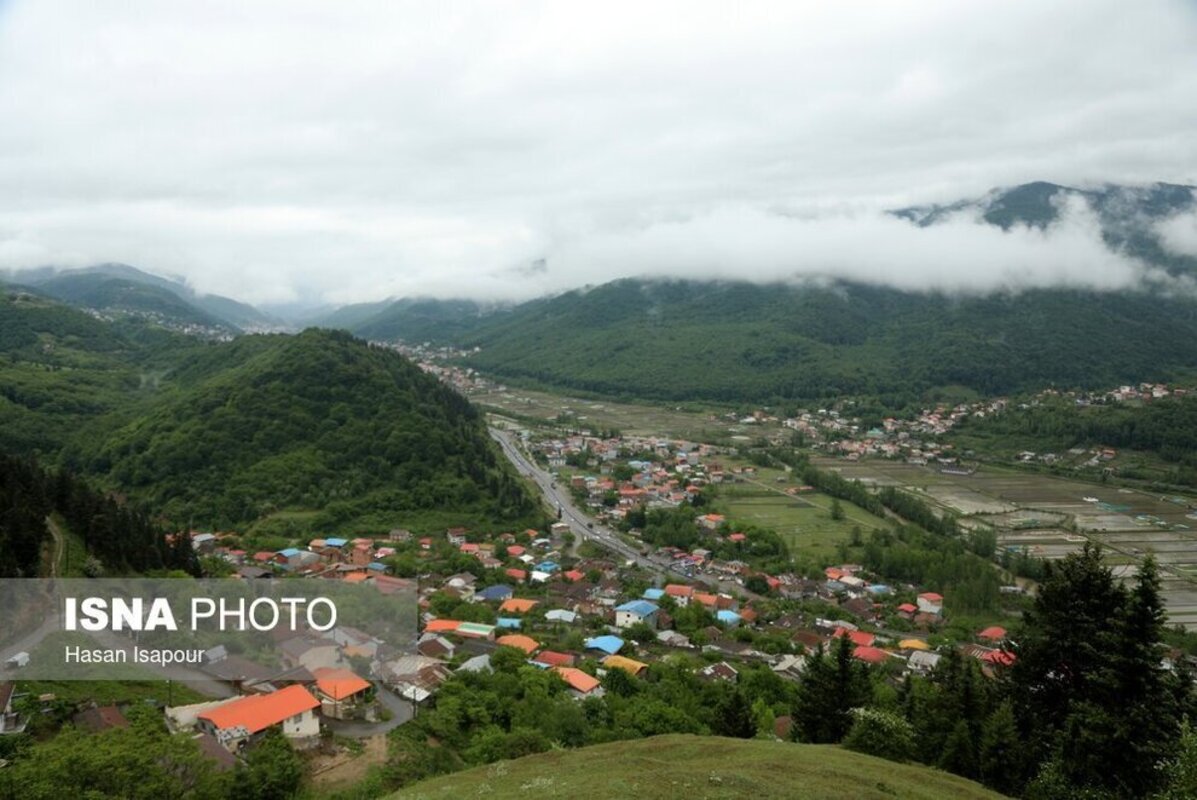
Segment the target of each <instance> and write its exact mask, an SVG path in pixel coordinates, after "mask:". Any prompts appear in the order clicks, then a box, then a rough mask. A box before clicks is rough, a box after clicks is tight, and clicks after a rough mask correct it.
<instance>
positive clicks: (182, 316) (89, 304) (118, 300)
mask: <svg viewBox="0 0 1197 800" xmlns="http://www.w3.org/2000/svg"><path fill="white" fill-rule="evenodd" d="M9 277H10V279H11V280H12V281H14V282H17V283H20V284H23V285H26V286H29V287H31V288H33V289H35V290H36V291H38V292H40V293H43V294H46V295H48V296H50V297H54V298H56V299H59V300H62V301H63V302H65V303H69V304H71V305H74V306H78V307H80V308H88V309H92V310H95V311H101V312H106V313H110V314H117V313H133V314H138V315H143V316H146V317H147V318H150V319H159V320H161V321H164V322H166V323H168V324H172V325H176V326H184V325H198V326H204V327H209V328H213V329H223V330H225V331H227V332H230V333H231V332H236V331H239V330H279V329H282V328H283V327H285V325H284V324H283V323H282V322H281V321H279V320H277V319H274V318H273V317H271V316H269V315H267V314H264V313H262V312H261V311H259V310H258V309H256V308H254V307H253V306H251V305H248V304H246V303H241V302H238V301H236V300H231V299H229V298H227V297H221V296H220V295H205V294H197V293H196V292H195V291H193V290H192V289H191V288H190V287H188V286H187V285H186V284H185V283H183V282H182V281H181V280H174V279H170V278H163V277H160V276H158V275H151V274H150V273H147V272H143V271H141V270H139V269H137V268H135V267H130V266H128V265H127V264H100V265H97V266H94V267H84V268H81V269H66V270H54V269H49V268H42V269H36V270H25V271H21V272H15V273H9Z"/></svg>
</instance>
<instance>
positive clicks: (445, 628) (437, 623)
mask: <svg viewBox="0 0 1197 800" xmlns="http://www.w3.org/2000/svg"><path fill="white" fill-rule="evenodd" d="M459 625H461V623H460V622H458V621H457V620H455V619H433V620H429V621H428V624H427V625H425V626H424V630H426V631H430V632H432V633H447V632H450V631H455V630H457V627H458V626H459Z"/></svg>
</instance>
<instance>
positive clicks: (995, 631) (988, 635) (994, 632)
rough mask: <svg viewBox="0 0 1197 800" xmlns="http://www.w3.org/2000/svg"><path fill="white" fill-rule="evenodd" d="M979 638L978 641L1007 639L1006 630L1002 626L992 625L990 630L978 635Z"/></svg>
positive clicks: (987, 629)
mask: <svg viewBox="0 0 1197 800" xmlns="http://www.w3.org/2000/svg"><path fill="white" fill-rule="evenodd" d="M977 638H978V639H993V640H997V639H1005V638H1006V629H1005V628H1003V627H1001V626H1000V625H990V626H989V627H988V628H986V629H985V630H983V631H981V632H980V633H978V634H977Z"/></svg>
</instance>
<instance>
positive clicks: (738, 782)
mask: <svg viewBox="0 0 1197 800" xmlns="http://www.w3.org/2000/svg"><path fill="white" fill-rule="evenodd" d="M530 792H531V793H534V794H539V795H541V796H546V797H570V798H576V800H599V798H610V797H635V798H638V800H657V799H658V798H662V799H663V798H675V797H695V798H698V797H703V798H712V800H713V799H714V798H728V799H729V800H730V798H744V797H752V798H762V799H763V798H777V800H782V799H783V798H784V799H785V800H789V799H790V798H797V797H801V798H809V800H833V799H834V800H839V799H840V798H843V800H849V798H851V800H856V799H857V798H878V800H881V798H888V799H889V800H893V799H894V798H900V799H901V800H933V798H934V800H938V799H939V798H945V797H952V798H961V800H964V799H965V798H974V799H975V800H983V799H984V800H988V799H989V798H993V800H996V799H997V798H1000V797H1001V796H1002V795H999V794H997V793H995V792H991V791H989V790H988V789H985V788H984V787H982V786H980V785H978V784H976V783H973V782H972V781H969V780H965V779H964V778H959V777H956V776H955V775H950V774H948V773H945V772H940V771H939V770H934V769H930V768H928V767H924V766H920V765H914V764H895V763H894V762H892V761H884V760H882V759H879V758H874V757H872V756H866V755H860V754H859V753H853V752H850V751H848V750H843V749H841V748H839V747H835V746H832V745H803V744H790V743H788V742H769V741H760V740H744V739H726V738H721V737H715V736H686V735H680V734H675V735H668V736H656V737H652V738H649V739H640V740H634V741H627V742H613V743H611V744H602V745H595V746H592V747H585V748H581V749H578V750H555V751H552V752H549V753H542V754H540V755H533V756H525V757H524V758H519V759H515V760H514V761H503V762H499V763H497V764H491V765H489V766H485V767H477V768H475V769H472V770H467V771H465V772H458V773H455V774H452V775H447V776H444V777H440V778H433V779H432V780H428V781H424V782H422V783H417V784H415V785H413V786H409V787H407V788H406V789H404V790H403V791H402V792H400V793H399V794H397V795H394V797H396V798H399V797H413V798H414V797H419V798H427V800H436V799H437V798H446V799H447V798H460V797H475V796H483V795H484V796H486V797H496V798H507V797H512V798H514V797H526V796H528V794H529V793H530Z"/></svg>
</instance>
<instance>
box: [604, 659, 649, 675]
mask: <svg viewBox="0 0 1197 800" xmlns="http://www.w3.org/2000/svg"><path fill="white" fill-rule="evenodd" d="M603 666H604V667H606V668H607V669H622V670H623V671H624V672H626V673H628V674H629V675H631V676H632V677H636V676H637V675H639V674H640V673H641V672H643V671H644V670H646V669H648V664H645V663H644V662H643V661H637V660H636V659H634V658H628V657H627V656H621V655H613V656H607V657H606V658H604V659H603Z"/></svg>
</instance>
